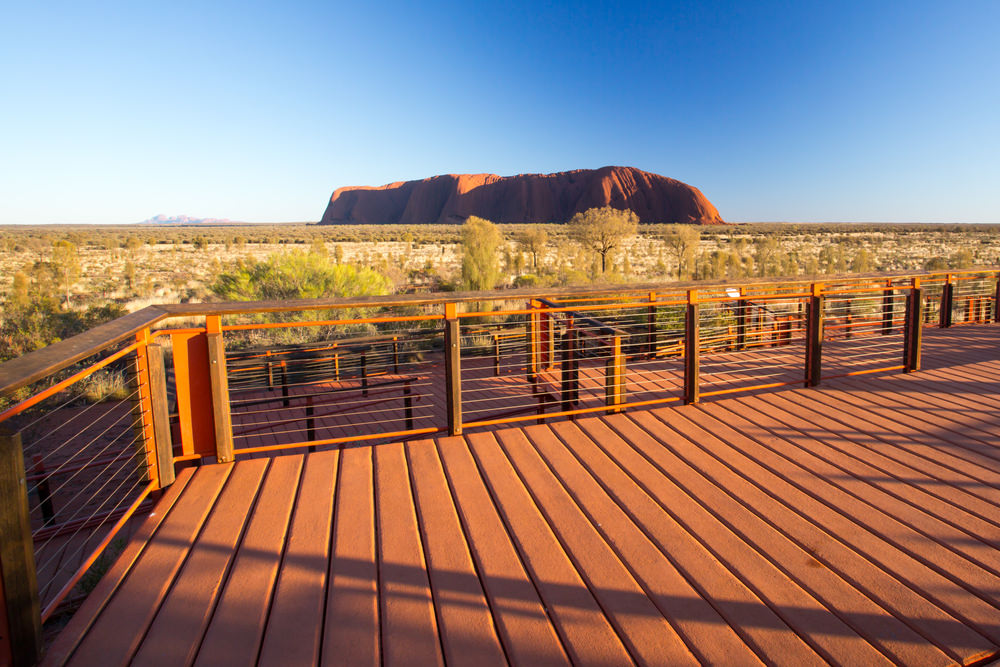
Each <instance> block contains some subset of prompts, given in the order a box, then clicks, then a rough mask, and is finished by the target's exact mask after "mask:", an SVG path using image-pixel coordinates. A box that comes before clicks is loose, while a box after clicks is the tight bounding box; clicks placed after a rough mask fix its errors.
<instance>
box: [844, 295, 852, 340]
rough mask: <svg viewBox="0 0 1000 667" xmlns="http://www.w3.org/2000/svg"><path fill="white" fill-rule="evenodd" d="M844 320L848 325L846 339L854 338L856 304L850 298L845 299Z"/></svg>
mask: <svg viewBox="0 0 1000 667" xmlns="http://www.w3.org/2000/svg"><path fill="white" fill-rule="evenodd" d="M844 319H845V321H846V323H847V334H846V335H845V336H844V337H845V338H854V302H853V301H851V299H850V297H848V298H847V299H844Z"/></svg>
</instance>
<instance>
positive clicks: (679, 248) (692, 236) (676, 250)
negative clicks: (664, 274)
mask: <svg viewBox="0 0 1000 667" xmlns="http://www.w3.org/2000/svg"><path fill="white" fill-rule="evenodd" d="M700 241H701V231H699V229H698V228H697V227H694V226H692V225H667V228H666V230H665V231H664V232H663V242H664V243H666V244H667V248H668V249H669V250H670V254H671V255H673V256H674V258H675V259H676V260H677V280H680V279H681V278H682V277H683V275H684V271H685V270H688V269H689V268H690V266H691V265H692V264H693V263H694V258H695V252H696V251H697V250H698V243H699V242H700Z"/></svg>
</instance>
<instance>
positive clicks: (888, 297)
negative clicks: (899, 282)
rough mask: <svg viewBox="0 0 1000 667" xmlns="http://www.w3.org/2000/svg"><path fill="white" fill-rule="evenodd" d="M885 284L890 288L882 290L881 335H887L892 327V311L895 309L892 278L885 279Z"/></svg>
mask: <svg viewBox="0 0 1000 667" xmlns="http://www.w3.org/2000/svg"><path fill="white" fill-rule="evenodd" d="M885 286H886V287H888V288H890V289H887V290H885V291H884V292H882V335H883V336H888V335H889V334H891V333H892V329H893V326H892V325H893V321H892V318H893V311H894V310H895V307H894V303H893V299H894V298H895V295H894V294H893V291H892V289H891V288H892V280H891V279H890V280H887V281H886V282H885Z"/></svg>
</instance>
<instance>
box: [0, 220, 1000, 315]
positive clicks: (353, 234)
mask: <svg viewBox="0 0 1000 667" xmlns="http://www.w3.org/2000/svg"><path fill="white" fill-rule="evenodd" d="M501 228H502V230H503V232H504V234H505V236H506V237H507V238H508V244H507V250H508V251H509V252H510V254H511V256H512V257H514V258H516V257H517V255H518V253H519V252H520V249H519V248H518V247H517V244H516V243H515V242H514V240H513V239H514V238H515V236H516V234H517V232H518V231H519V230H520V229H522V228H523V226H521V225H502V226H501ZM546 229H547V230H548V232H549V244H548V248H547V251H546V252H545V253H543V254H542V256H540V257H539V263H540V264H541V265H542V266H543V267H546V270H548V271H550V272H553V273H554V272H557V271H559V270H561V271H562V275H563V280H565V279H566V276H569V279H572V280H577V281H579V280H586V279H587V278H588V276H589V270H590V266H591V263H592V259H591V256H589V255H588V254H587V253H585V252H583V251H582V250H581V249H580V248H578V247H577V246H575V245H573V244H572V243H571V242H570V241H569V240H568V239H567V238H566V236H565V228H564V227H562V226H559V225H547V226H546ZM661 232H662V226H659V225H648V226H643V227H642V228H641V230H640V235H639V236H637V237H635V238H633V239H631V240H630V241H628V242H627V243H626V245H625V247H624V248H622V249H621V250H619V251H618V252H616V253H615V254H614V257H613V271H614V275H613V277H614V278H615V279H617V280H622V281H643V282H646V281H656V280H665V279H667V277H668V276H672V275H674V271H675V268H674V267H675V265H674V263H673V260H672V259H671V256H670V254H669V253H668V252H667V251H666V248H665V246H664V244H663V242H662V241H661V240H660V239H659V235H660V233H661ZM767 237H776V238H777V239H778V240H779V242H780V245H781V247H782V249H783V250H784V251H786V252H794V253H796V254H797V255H798V259H799V262H798V263H799V265H800V268H799V271H800V273H806V272H807V270H808V268H809V267H808V264H809V260H810V259H811V258H816V257H817V256H818V255H819V253H820V252H821V250H822V249H823V248H824V247H837V248H840V249H841V250H842V251H843V255H844V258H845V261H846V262H848V264H849V263H850V261H851V259H852V257H853V256H854V254H855V253H857V252H858V251H859V250H860V249H862V248H864V249H866V250H867V251H868V253H869V254H870V259H871V270H881V271H898V270H919V269H922V268H924V266H925V264H926V262H927V261H928V260H929V259H931V258H934V257H942V258H948V257H952V256H953V255H954V254H955V253H956V252H957V251H959V250H961V249H965V250H967V251H968V257H969V258H971V261H972V262H973V263H975V264H977V265H995V264H997V263H998V261H1000V225H889V224H878V225H861V224H851V225H846V224H840V225H837V224H826V225H821V224H777V223H775V224H749V225H732V226H725V227H708V228H703V233H702V240H701V245H700V249H699V250H700V252H701V253H702V254H703V255H708V254H710V253H712V252H713V251H717V250H720V251H728V250H731V249H735V248H739V247H741V246H740V244H741V243H745V244H746V246H745V247H743V248H742V252H743V253H747V252H751V251H752V244H753V242H754V241H755V240H757V239H763V238H767ZM59 239H69V240H72V241H73V242H74V243H76V244H77V246H78V248H79V254H80V262H81V267H82V276H81V279H80V281H79V282H78V283H77V284H76V286H75V287H74V302H76V303H77V304H78V305H81V306H82V305H87V304H91V303H104V302H107V301H116V302H118V303H122V304H124V305H125V306H126V307H127V308H128V309H129V310H137V309H139V308H141V307H143V306H145V305H149V304H152V303H163V302H177V301H197V300H204V299H207V298H209V297H210V294H209V291H208V287H209V285H211V283H212V282H213V281H214V280H215V277H216V276H217V275H218V273H219V272H220V271H222V270H223V269H224V267H226V266H227V265H229V264H231V263H233V262H235V261H237V260H240V259H261V258H264V257H266V256H268V255H270V254H272V253H275V252H279V251H282V250H287V249H289V248H292V247H299V248H307V247H318V246H317V245H316V244H318V243H320V242H322V243H323V245H324V247H325V249H326V251H327V252H329V253H330V254H331V255H334V254H340V255H342V258H343V261H344V262H353V263H358V264H361V265H363V266H369V267H373V268H375V269H377V270H379V271H381V272H383V273H385V274H386V275H388V276H389V277H390V278H391V279H392V280H393V281H394V282H395V284H396V285H397V288H399V289H404V288H407V287H412V286H413V285H421V284H423V285H431V284H440V282H441V281H442V280H443V281H446V282H447V281H449V280H454V279H455V277H456V275H457V273H458V271H459V267H460V262H461V248H460V246H459V244H458V228H457V227H454V226H445V225H431V226H398V225H397V226H377V225H364V226H347V227H339V226H337V227H334V226H327V227H320V226H317V225H307V224H285V225H231V226H212V227H205V226H191V227H155V226H142V227H111V226H108V227H104V226H90V227H81V226H65V227H63V226H44V227H41V226H40V227H30V226H7V227H2V228H0V292H2V293H6V291H7V290H8V289H9V288H10V285H11V281H12V278H13V275H14V273H15V272H16V271H18V270H23V269H24V268H25V267H28V266H30V265H32V264H33V263H34V262H37V261H45V260H47V259H49V257H50V256H51V247H52V243H53V242H54V241H56V240H59ZM625 258H627V262H626V261H625ZM523 262H524V265H525V268H524V269H523V270H522V271H523V272H525V273H530V272H531V268H530V257H527V256H525V257H524V258H523ZM130 266H131V267H134V269H133V270H132V276H131V277H130V276H129V272H130V271H129V267H130ZM664 270H666V273H665V272H664ZM130 283H131V284H130Z"/></svg>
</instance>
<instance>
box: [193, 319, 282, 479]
mask: <svg viewBox="0 0 1000 667" xmlns="http://www.w3.org/2000/svg"><path fill="white" fill-rule="evenodd" d="M205 329H206V336H205V338H206V340H207V342H208V375H209V378H210V380H211V385H212V416H213V419H214V422H215V456H216V459H217V460H218V462H219V463H229V462H230V461H232V460H233V423H232V416H231V415H230V413H229V380H228V379H227V377H226V346H225V342H224V341H223V340H222V318H221V317H220V316H219V315H208V316H207V317H205ZM282 386H283V387H285V388H287V384H286V382H285V377H284V366H282Z"/></svg>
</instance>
